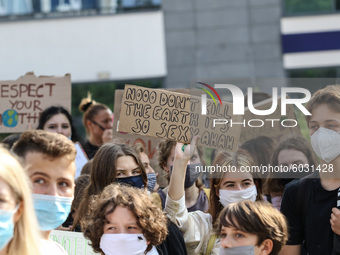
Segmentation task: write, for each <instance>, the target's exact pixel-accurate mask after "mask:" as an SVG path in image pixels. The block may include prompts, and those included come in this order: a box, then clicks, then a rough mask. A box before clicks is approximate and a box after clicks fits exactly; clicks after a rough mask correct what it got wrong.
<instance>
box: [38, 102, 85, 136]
mask: <svg viewBox="0 0 340 255" xmlns="http://www.w3.org/2000/svg"><path fill="white" fill-rule="evenodd" d="M37 129H40V130H45V131H49V132H54V133H59V134H62V135H64V136H66V137H68V138H69V139H71V140H72V141H73V142H82V139H81V138H80V137H79V136H78V134H77V131H76V129H75V127H74V126H73V123H72V116H71V115H70V113H69V112H68V111H67V110H66V109H65V108H64V107H62V106H50V107H48V108H46V109H45V110H44V111H43V112H42V113H41V115H40V117H39V124H38V127H37Z"/></svg>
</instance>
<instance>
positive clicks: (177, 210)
mask: <svg viewBox="0 0 340 255" xmlns="http://www.w3.org/2000/svg"><path fill="white" fill-rule="evenodd" d="M195 139H197V138H195ZM195 139H194V140H193V141H192V143H191V144H190V145H183V144H182V143H178V144H177V146H176V149H175V160H174V167H173V173H172V176H171V179H170V185H169V191H168V195H167V199H166V205H165V210H166V212H167V213H168V217H169V219H170V220H171V221H172V222H173V223H174V224H176V225H177V226H178V228H179V229H180V230H181V231H182V232H183V233H184V241H185V243H186V245H187V250H188V253H189V254H218V250H219V245H220V239H219V238H217V237H216V236H215V235H213V236H211V232H212V229H213V225H214V224H215V223H216V220H217V218H218V215H219V213H220V212H221V211H222V209H223V207H226V206H228V205H229V204H230V203H233V202H237V201H241V200H246V199H249V200H252V201H255V200H262V194H261V192H260V191H261V182H258V181H260V180H257V179H254V177H253V175H252V173H250V172H247V171H240V169H241V168H242V167H251V166H253V165H254V163H253V159H252V158H251V157H250V156H249V155H248V154H247V153H246V152H245V151H243V150H239V151H237V152H236V153H229V152H222V153H220V154H219V155H218V156H217V157H216V159H215V162H214V163H213V165H214V166H219V167H221V168H225V169H228V168H229V169H232V171H221V172H218V174H217V175H216V176H214V177H215V178H212V179H211V185H210V187H211V191H210V200H209V211H208V213H204V212H202V211H195V212H190V213H189V212H188V210H187V208H186V206H185V198H184V197H185V196H184V195H185V194H184V180H185V174H186V173H185V172H186V166H187V163H188V161H189V160H190V157H191V156H192V151H190V148H195ZM234 170H235V171H234Z"/></svg>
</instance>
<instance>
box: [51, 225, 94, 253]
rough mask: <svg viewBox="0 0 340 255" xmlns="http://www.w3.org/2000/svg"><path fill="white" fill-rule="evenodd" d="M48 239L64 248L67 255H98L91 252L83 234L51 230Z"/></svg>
mask: <svg viewBox="0 0 340 255" xmlns="http://www.w3.org/2000/svg"><path fill="white" fill-rule="evenodd" d="M50 239H51V240H53V241H54V242H57V243H59V244H60V245H61V246H62V247H64V249H65V250H66V252H67V253H68V254H69V255H93V254H100V253H96V252H94V251H93V249H92V247H91V246H90V245H89V242H90V241H89V240H87V239H86V238H85V237H84V235H83V233H79V232H71V231H59V230H52V232H51V234H50Z"/></svg>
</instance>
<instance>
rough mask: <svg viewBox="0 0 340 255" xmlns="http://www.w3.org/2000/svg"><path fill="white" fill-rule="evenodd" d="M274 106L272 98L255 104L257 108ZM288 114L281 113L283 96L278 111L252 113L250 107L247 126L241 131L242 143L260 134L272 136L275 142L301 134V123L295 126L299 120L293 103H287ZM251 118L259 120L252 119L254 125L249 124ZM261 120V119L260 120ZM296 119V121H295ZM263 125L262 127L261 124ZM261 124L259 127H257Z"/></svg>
mask: <svg viewBox="0 0 340 255" xmlns="http://www.w3.org/2000/svg"><path fill="white" fill-rule="evenodd" d="M271 106H272V99H271V98H269V99H266V100H264V101H262V102H259V103H257V104H255V105H254V108H255V109H257V110H267V109H270V108H271ZM286 109H287V114H286V115H285V116H282V115H281V98H279V99H278V102H277V108H276V111H275V112H274V113H272V114H270V115H266V116H260V115H255V114H253V113H251V112H250V111H249V110H248V109H246V111H245V115H244V120H245V123H246V125H245V127H242V131H241V138H240V141H241V143H244V142H246V141H248V140H250V139H253V138H256V137H258V136H261V135H263V136H268V137H270V138H272V139H273V140H274V141H275V142H277V143H278V142H280V141H282V140H284V139H285V138H287V137H291V136H294V135H295V136H301V135H302V134H301V131H300V128H299V125H298V124H297V125H296V126H295V127H293V126H294V125H295V124H296V123H297V121H296V116H295V113H294V107H293V105H290V104H288V105H287V108H286ZM249 120H259V121H252V126H249V125H248V124H249V123H248V121H249ZM260 120H261V121H260ZM292 120H294V121H296V123H295V122H294V121H292ZM262 123H263V126H261V127H260V125H262ZM255 126H259V127H255Z"/></svg>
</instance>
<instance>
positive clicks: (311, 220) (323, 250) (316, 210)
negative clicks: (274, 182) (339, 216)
mask: <svg viewBox="0 0 340 255" xmlns="http://www.w3.org/2000/svg"><path fill="white" fill-rule="evenodd" d="M298 186H299V180H295V181H292V182H291V183H289V184H287V186H286V188H285V191H284V194H283V197H282V203H281V212H282V213H283V214H284V215H285V216H286V218H287V221H288V226H289V240H288V242H287V244H288V245H298V244H302V243H303V241H304V240H305V245H304V246H305V249H306V250H307V252H308V254H309V255H328V254H329V255H331V254H332V249H333V236H334V232H333V231H332V229H331V224H330V219H331V214H332V208H333V207H336V201H337V192H338V189H336V190H332V191H327V190H325V189H324V188H323V187H322V186H321V182H320V179H319V178H316V179H314V180H313V181H312V184H311V185H310V186H309V187H311V189H310V193H309V199H308V200H309V201H308V203H307V204H308V208H307V212H306V214H307V215H306V217H305V219H303V220H304V222H303V221H302V214H303V213H300V215H299V212H298V206H297V203H298V201H297V200H298ZM299 203H302V205H304V204H305V202H304V201H299ZM301 211H302V210H301Z"/></svg>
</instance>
